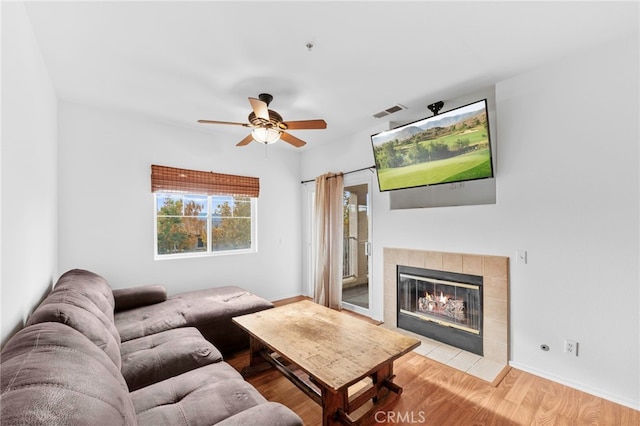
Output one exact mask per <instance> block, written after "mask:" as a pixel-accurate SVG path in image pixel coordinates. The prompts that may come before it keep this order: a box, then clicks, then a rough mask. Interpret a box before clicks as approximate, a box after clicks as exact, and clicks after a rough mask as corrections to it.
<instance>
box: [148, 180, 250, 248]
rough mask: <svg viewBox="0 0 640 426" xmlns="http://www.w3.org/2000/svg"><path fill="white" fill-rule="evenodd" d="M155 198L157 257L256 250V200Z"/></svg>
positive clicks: (194, 196)
mask: <svg viewBox="0 0 640 426" xmlns="http://www.w3.org/2000/svg"><path fill="white" fill-rule="evenodd" d="M155 199H156V250H157V256H158V257H165V256H166V257H171V256H172V255H178V256H180V257H184V255H185V254H186V255H188V254H190V253H191V254H199V255H202V254H215V253H221V252H226V253H228V252H233V251H247V250H248V251H255V241H254V240H255V238H254V237H253V236H254V235H255V232H254V228H255V221H254V220H253V216H254V210H255V208H254V206H255V204H256V199H255V198H250V197H234V196H230V195H211V196H207V195H197V194H175V193H160V192H159V193H156V195H155ZM209 237H210V238H209Z"/></svg>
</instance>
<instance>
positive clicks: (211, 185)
mask: <svg viewBox="0 0 640 426" xmlns="http://www.w3.org/2000/svg"><path fill="white" fill-rule="evenodd" d="M151 192H183V193H191V194H193V193H196V194H207V195H214V194H224V195H235V196H244V197H255V198H257V197H258V195H259V194H260V179H258V178H256V177H249V176H237V175H227V174H223V173H214V172H202V171H198V170H188V169H177V168H175V167H166V166H156V165H152V166H151Z"/></svg>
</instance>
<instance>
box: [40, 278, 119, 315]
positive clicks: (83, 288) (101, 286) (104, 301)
mask: <svg viewBox="0 0 640 426" xmlns="http://www.w3.org/2000/svg"><path fill="white" fill-rule="evenodd" d="M63 290H73V291H78V292H80V293H83V294H84V295H85V296H87V297H89V298H90V299H91V300H92V301H93V303H95V304H96V306H98V307H99V308H100V310H101V311H102V312H104V313H105V314H106V315H113V310H114V308H115V306H116V303H115V299H114V298H113V291H112V290H111V287H110V286H109V283H108V282H107V280H105V279H104V278H103V277H101V276H100V275H98V274H96V273H94V272H90V271H86V270H84V269H72V270H70V271H67V272H65V273H64V274H62V275H61V276H60V278H59V279H58V281H57V282H56V285H55V286H54V288H53V290H52V292H56V291H63Z"/></svg>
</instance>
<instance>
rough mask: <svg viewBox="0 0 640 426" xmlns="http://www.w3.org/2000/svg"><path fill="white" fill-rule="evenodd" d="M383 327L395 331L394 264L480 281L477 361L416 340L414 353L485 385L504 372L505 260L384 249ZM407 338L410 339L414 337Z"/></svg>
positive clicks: (506, 326)
mask: <svg viewBox="0 0 640 426" xmlns="http://www.w3.org/2000/svg"><path fill="white" fill-rule="evenodd" d="M383 256H384V324H385V326H386V327H388V328H392V329H396V330H397V331H400V332H404V331H403V330H400V329H397V317H396V315H397V299H398V296H397V287H396V285H397V283H396V280H397V267H398V265H404V266H411V267H416V268H426V269H433V270H438V271H447V272H458V273H464V274H470V275H480V276H482V277H483V287H482V288H483V347H484V356H482V357H480V356H478V355H475V354H471V353H468V352H465V351H461V350H459V349H457V348H452V347H449V346H447V345H444V344H441V343H439V342H435V341H431V340H430V339H428V338H424V337H422V338H421V340H422V341H423V343H422V345H421V347H419V348H418V349H416V352H419V353H422V354H423V355H425V356H427V357H430V358H433V359H436V360H438V361H440V362H443V363H445V364H448V365H451V366H452V367H454V368H457V369H459V370H462V371H465V372H468V373H469V374H472V375H475V376H477V377H480V378H482V379H484V380H487V381H489V382H493V383H497V382H499V381H500V380H501V379H502V377H503V376H504V375H505V374H506V373H507V371H508V370H509V367H508V363H509V258H508V257H501V256H486V255H478V254H464V253H449V252H441V251H428V250H413V249H400V248H386V247H385V248H384V254H383ZM406 333H408V334H412V335H413V336H414V337H418V336H417V335H415V334H413V333H410V332H406Z"/></svg>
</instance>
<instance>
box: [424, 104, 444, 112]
mask: <svg viewBox="0 0 640 426" xmlns="http://www.w3.org/2000/svg"><path fill="white" fill-rule="evenodd" d="M443 106H444V102H442V101H438V102H435V103H432V104H431V105H428V106H427V108H429V109H430V110H431V112H432V113H433V115H438V113H439V112H440V110H441V109H442V107H443Z"/></svg>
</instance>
